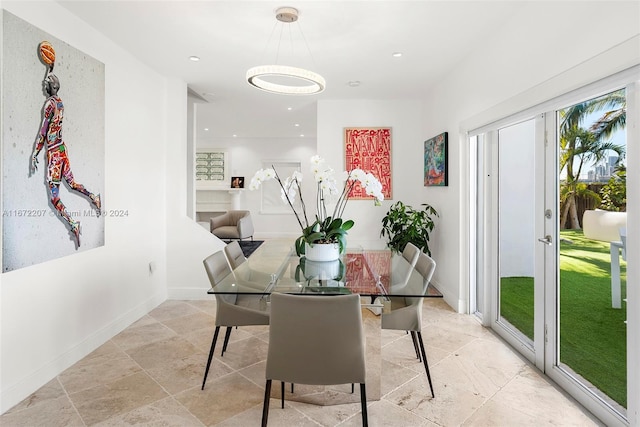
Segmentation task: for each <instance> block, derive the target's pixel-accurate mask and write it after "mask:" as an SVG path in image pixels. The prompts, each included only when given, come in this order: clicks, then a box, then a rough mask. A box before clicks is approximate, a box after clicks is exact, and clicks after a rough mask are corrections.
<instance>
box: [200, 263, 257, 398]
mask: <svg viewBox="0 0 640 427" xmlns="http://www.w3.org/2000/svg"><path fill="white" fill-rule="evenodd" d="M203 263H204V268H205V270H206V271H207V276H208V277H209V281H210V282H211V286H216V285H217V284H219V283H220V281H221V280H222V279H224V278H225V277H227V276H228V275H229V274H231V269H230V268H229V264H228V263H227V258H226V256H225V254H224V252H223V251H218V252H216V253H214V254H213V255H210V256H208V257H207V258H205V259H204V261H203ZM215 296H216V329H215V332H214V333H213V341H212V342H211V349H210V350H209V358H208V359H207V367H206V369H205V371H204V378H203V380H202V390H204V385H205V383H206V382H207V375H208V374H209V368H210V367H211V359H212V358H213V353H214V351H215V348H216V342H217V340H218V333H219V332H220V326H226V327H227V330H226V333H225V337H224V344H223V346H222V355H223V356H224V352H225V350H226V349H227V344H228V343H229V337H230V336H231V329H232V327H234V326H249V325H268V324H269V312H268V311H265V310H261V302H262V301H261V298H262V295H243V294H215Z"/></svg>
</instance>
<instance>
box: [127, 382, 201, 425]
mask: <svg viewBox="0 0 640 427" xmlns="http://www.w3.org/2000/svg"><path fill="white" fill-rule="evenodd" d="M184 391H187V390H184ZM169 397H170V398H171V400H173V401H174V402H175V403H177V404H178V405H179V406H180V407H181V408H183V409H184V410H185V411H187V413H188V414H189V415H191V416H192V417H193V418H195V419H196V420H198V422H199V423H200V424H201V425H202V426H203V427H206V424H205V423H203V422H202V420H200V418H198V417H197V416H196V414H194V413H193V412H191V411H190V410H189V408H187V407H186V406H184V405H183V404H182V403H181V402H180V401H179V400H178V399H176V397H175V395H170V396H169ZM136 409H137V408H136ZM134 410H135V409H134Z"/></svg>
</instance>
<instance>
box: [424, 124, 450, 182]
mask: <svg viewBox="0 0 640 427" xmlns="http://www.w3.org/2000/svg"><path fill="white" fill-rule="evenodd" d="M447 185H449V171H448V170H447V132H444V133H441V134H440V135H437V136H435V137H433V138H431V139H427V140H426V141H425V142H424V186H425V187H428V186H439V187H446V186H447Z"/></svg>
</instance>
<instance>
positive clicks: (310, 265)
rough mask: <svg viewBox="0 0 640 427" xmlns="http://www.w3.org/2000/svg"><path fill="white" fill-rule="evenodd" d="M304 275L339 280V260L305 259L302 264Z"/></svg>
mask: <svg viewBox="0 0 640 427" xmlns="http://www.w3.org/2000/svg"><path fill="white" fill-rule="evenodd" d="M304 276H305V278H306V279H319V280H340V279H342V277H341V276H340V260H335V261H311V260H309V259H307V262H306V263H305V264H304Z"/></svg>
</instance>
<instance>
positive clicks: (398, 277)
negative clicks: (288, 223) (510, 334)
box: [208, 239, 442, 300]
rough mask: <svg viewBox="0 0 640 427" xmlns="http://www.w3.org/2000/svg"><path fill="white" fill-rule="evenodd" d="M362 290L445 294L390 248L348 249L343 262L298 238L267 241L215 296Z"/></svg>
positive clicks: (411, 294)
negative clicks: (316, 254)
mask: <svg viewBox="0 0 640 427" xmlns="http://www.w3.org/2000/svg"><path fill="white" fill-rule="evenodd" d="M272 292H282V293H290V294H302V295H313V294H315V295H340V294H359V295H361V296H369V297H371V298H372V300H373V299H375V298H376V297H380V296H387V297H394V296H397V297H426V298H441V297H442V294H441V293H440V292H439V291H438V290H437V289H436V288H435V287H433V286H432V285H431V284H429V285H428V287H427V290H426V292H425V291H424V280H423V278H422V276H421V275H420V274H419V273H418V272H417V271H415V270H414V269H413V267H412V266H411V265H410V264H409V263H408V262H407V261H406V260H405V259H404V258H403V257H402V255H399V254H394V253H392V252H391V251H390V250H388V249H365V248H360V247H358V248H348V249H347V250H346V253H344V254H343V255H342V256H341V257H340V258H339V259H338V260H336V261H329V262H319V261H311V260H308V259H306V258H305V257H304V256H303V257H299V256H297V255H296V253H295V249H294V247H293V242H291V241H287V240H281V239H277V240H267V241H265V242H264V243H263V244H262V245H261V246H260V247H259V248H258V249H257V250H256V251H255V252H254V253H253V254H251V256H250V257H249V258H248V259H247V261H245V262H243V263H242V264H240V265H239V266H238V267H236V269H234V270H233V271H232V272H231V274H229V275H228V276H227V277H225V278H224V279H222V280H221V281H220V282H219V283H218V284H217V285H216V286H214V287H213V288H211V289H210V290H209V291H208V293H210V294H262V295H269V294H271V293H272Z"/></svg>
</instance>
